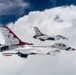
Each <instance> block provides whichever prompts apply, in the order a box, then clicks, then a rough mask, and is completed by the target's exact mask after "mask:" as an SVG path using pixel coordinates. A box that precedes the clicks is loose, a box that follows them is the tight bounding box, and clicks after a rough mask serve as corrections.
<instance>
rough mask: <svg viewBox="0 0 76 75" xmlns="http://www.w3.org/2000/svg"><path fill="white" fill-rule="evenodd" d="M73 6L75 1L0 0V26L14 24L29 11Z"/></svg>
mask: <svg viewBox="0 0 76 75" xmlns="http://www.w3.org/2000/svg"><path fill="white" fill-rule="evenodd" d="M71 4H73V5H75V4H76V1H75V0H43V1H41V0H7V1H6V0H0V24H3V25H7V24H8V23H10V22H13V23H15V21H17V20H18V18H20V17H22V16H24V15H27V14H29V12H30V11H37V10H39V11H44V10H45V9H50V8H53V7H58V6H66V5H71Z"/></svg>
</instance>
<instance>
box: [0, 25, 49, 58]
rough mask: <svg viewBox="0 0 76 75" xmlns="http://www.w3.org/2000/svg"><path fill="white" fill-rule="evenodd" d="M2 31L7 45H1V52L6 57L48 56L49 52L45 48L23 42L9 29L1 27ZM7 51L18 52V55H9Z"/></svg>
mask: <svg viewBox="0 0 76 75" xmlns="http://www.w3.org/2000/svg"><path fill="white" fill-rule="evenodd" d="M0 31H1V33H2V35H3V37H4V39H5V44H4V45H3V44H0V52H3V55H4V56H11V55H14V54H15V55H18V56H20V57H23V58H27V56H28V55H37V54H38V55H45V54H48V51H46V50H43V48H44V49H45V46H35V45H33V43H27V42H23V41H21V40H20V39H19V38H18V37H17V35H15V34H14V33H13V32H12V31H11V30H10V29H9V28H8V27H5V26H0ZM41 49H42V50H43V51H42V50H41ZM7 51H16V53H12V52H11V53H7Z"/></svg>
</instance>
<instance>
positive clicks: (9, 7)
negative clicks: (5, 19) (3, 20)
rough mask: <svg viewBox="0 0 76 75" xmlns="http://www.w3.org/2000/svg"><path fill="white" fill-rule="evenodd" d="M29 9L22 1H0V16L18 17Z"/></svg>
mask: <svg viewBox="0 0 76 75" xmlns="http://www.w3.org/2000/svg"><path fill="white" fill-rule="evenodd" d="M28 8H29V3H26V2H24V0H7V1H6V0H0V16H7V15H20V14H23V13H24V11H25V9H28Z"/></svg>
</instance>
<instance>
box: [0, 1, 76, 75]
mask: <svg viewBox="0 0 76 75" xmlns="http://www.w3.org/2000/svg"><path fill="white" fill-rule="evenodd" d="M37 1H38V2H37ZM53 1H54V0H53ZM53 1H51V0H44V2H43V3H42V2H40V0H26V1H23V0H7V2H6V1H5V0H0V3H1V4H0V21H1V25H7V26H8V27H9V28H10V29H11V30H12V31H13V32H14V33H15V34H16V35H17V36H18V37H19V38H20V39H21V40H22V41H25V42H32V43H33V44H35V45H50V44H51V43H52V42H51V41H46V42H41V41H39V40H36V39H33V38H32V37H33V35H34V34H35V32H34V29H33V27H34V26H36V27H38V28H39V29H40V30H41V31H42V32H43V33H45V34H48V35H57V34H58V35H59V34H61V35H63V36H65V37H67V38H69V40H67V41H63V40H60V41H57V42H63V43H65V44H66V45H67V46H70V47H74V48H76V42H75V40H76V6H75V1H74V0H70V1H69V2H68V6H65V5H66V3H65V1H64V0H63V2H62V1H61V0H57V4H56V7H54V8H53V3H54V2H53ZM38 3H39V4H40V5H39V4H38ZM63 5H64V6H63ZM66 12H67V13H68V14H67V13H66ZM0 43H4V39H3V36H2V34H1V32H0ZM0 75H76V52H75V51H74V52H72V51H69V52H67V51H61V53H59V54H56V55H55V56H48V55H45V56H28V58H27V59H24V58H20V57H18V56H16V55H14V56H11V57H4V56H3V55H2V53H0Z"/></svg>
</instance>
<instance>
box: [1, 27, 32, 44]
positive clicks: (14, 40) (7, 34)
mask: <svg viewBox="0 0 76 75" xmlns="http://www.w3.org/2000/svg"><path fill="white" fill-rule="evenodd" d="M0 30H1V32H2V35H3V37H4V39H5V45H33V44H32V43H27V42H23V41H21V40H20V39H19V38H18V37H17V36H16V35H15V34H14V33H13V32H12V31H11V30H10V29H9V28H8V27H6V26H0Z"/></svg>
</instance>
